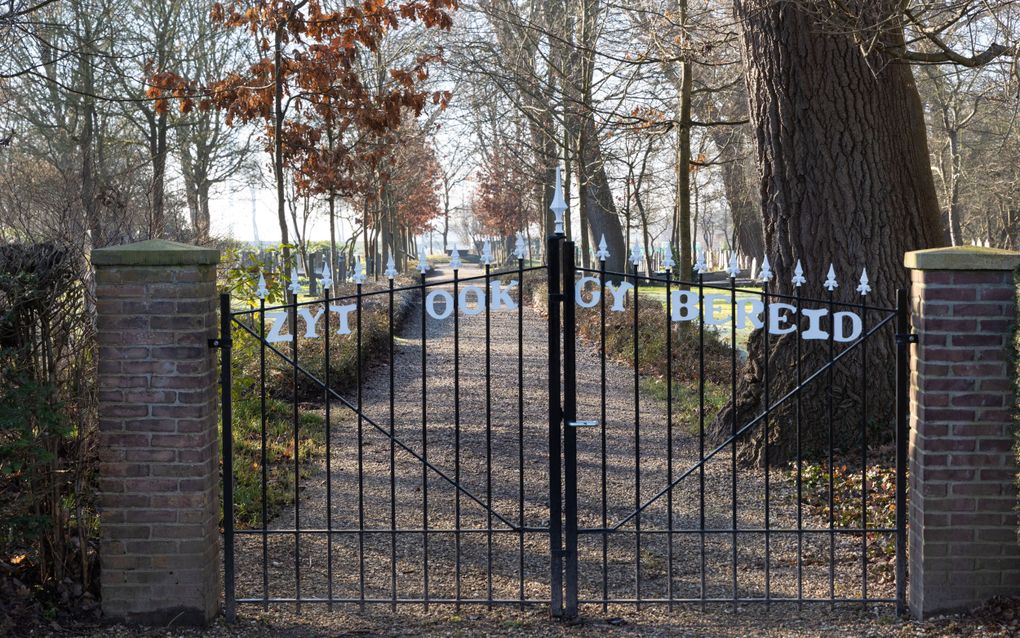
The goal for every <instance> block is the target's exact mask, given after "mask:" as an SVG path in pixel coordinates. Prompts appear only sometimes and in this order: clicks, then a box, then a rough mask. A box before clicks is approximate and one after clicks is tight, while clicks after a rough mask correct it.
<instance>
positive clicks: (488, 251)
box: [481, 239, 492, 266]
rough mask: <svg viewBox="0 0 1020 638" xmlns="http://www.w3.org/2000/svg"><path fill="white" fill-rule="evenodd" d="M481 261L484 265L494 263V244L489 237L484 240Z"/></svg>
mask: <svg viewBox="0 0 1020 638" xmlns="http://www.w3.org/2000/svg"><path fill="white" fill-rule="evenodd" d="M481 262H482V265H483V266H491V265H492V244H491V243H490V242H489V240H488V239H486V240H485V241H484V242H482V256H481Z"/></svg>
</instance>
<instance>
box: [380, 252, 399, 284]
mask: <svg viewBox="0 0 1020 638" xmlns="http://www.w3.org/2000/svg"><path fill="white" fill-rule="evenodd" d="M383 274H384V275H386V278H387V279H393V278H394V277H396V276H397V263H396V262H395V261H393V254H392V253H390V256H389V257H388V258H387V259H386V270H384V271H383Z"/></svg>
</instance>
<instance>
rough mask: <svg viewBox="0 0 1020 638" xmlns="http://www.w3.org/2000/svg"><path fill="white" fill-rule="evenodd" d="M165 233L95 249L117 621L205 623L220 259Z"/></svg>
mask: <svg viewBox="0 0 1020 638" xmlns="http://www.w3.org/2000/svg"><path fill="white" fill-rule="evenodd" d="M218 261H219V252H218V251H216V250H215V249H210V248H197V247H195V246H188V245H185V244H178V243H174V242H169V241H163V240H152V241H145V242H141V243H137V244H130V245H127V246H116V247H112V248H102V249H99V250H95V251H93V252H92V264H93V265H94V267H95V270H96V302H97V310H98V332H99V436H100V465H99V490H100V493H99V509H100V526H101V530H100V531H101V550H100V558H101V564H102V574H101V576H102V596H103V612H104V614H105V615H106V616H108V617H110V618H114V619H118V620H123V621H126V622H131V623H141V624H158V625H163V626H166V625H168V624H170V623H173V624H175V625H179V624H205V623H206V622H208V621H209V620H210V619H212V618H213V616H215V615H216V613H217V611H218V608H219V594H220V590H219V569H220V563H219V559H218V553H219V550H218V542H219V531H218V521H219V490H218V486H219V473H218V466H217V462H218V448H217V441H218V436H217V405H216V397H217V392H216V361H215V358H214V353H213V351H212V350H210V349H209V346H208V339H209V338H210V337H213V336H215V335H216V329H217V319H216V307H217V297H216V263H217V262H218Z"/></svg>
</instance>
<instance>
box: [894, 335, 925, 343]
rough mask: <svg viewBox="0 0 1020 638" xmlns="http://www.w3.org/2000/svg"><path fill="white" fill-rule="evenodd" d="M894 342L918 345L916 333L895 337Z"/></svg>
mask: <svg viewBox="0 0 1020 638" xmlns="http://www.w3.org/2000/svg"><path fill="white" fill-rule="evenodd" d="M896 341H897V342H898V343H918V341H919V339H918V336H917V333H916V332H908V333H907V334H898V335H896Z"/></svg>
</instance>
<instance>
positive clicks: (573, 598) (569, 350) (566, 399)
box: [562, 241, 577, 618]
mask: <svg viewBox="0 0 1020 638" xmlns="http://www.w3.org/2000/svg"><path fill="white" fill-rule="evenodd" d="M562 256H563V422H564V424H565V425H566V427H565V428H564V430H563V496H564V501H565V503H566V504H565V508H564V510H565V511H564V519H565V520H564V523H565V526H566V535H567V538H566V541H567V544H566V552H565V554H566V559H567V564H566V580H567V582H566V600H565V601H564V606H565V609H564V615H565V616H566V617H567V618H573V617H575V616H577V428H575V427H573V426H572V425H571V423H573V422H574V421H576V420H577V361H576V345H575V337H574V333H575V331H576V326H575V323H574V321H575V308H574V294H573V290H574V276H575V273H576V270H575V265H574V242H572V241H565V242H563V253H562Z"/></svg>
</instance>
